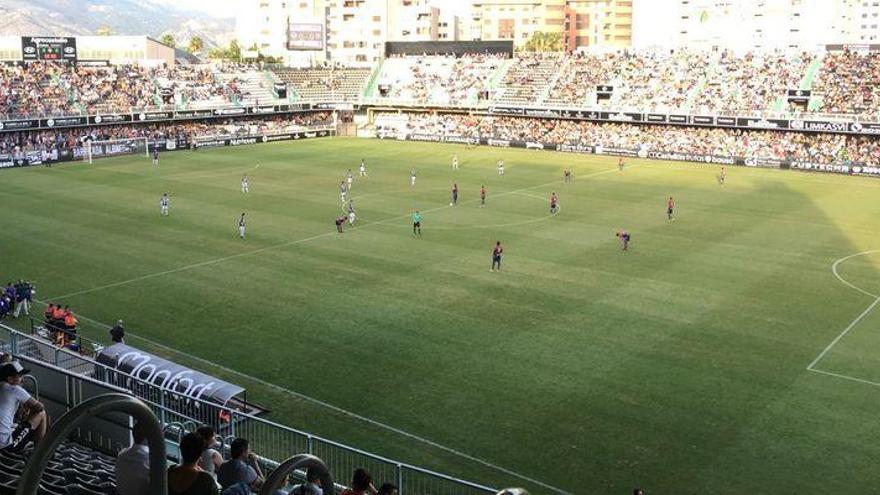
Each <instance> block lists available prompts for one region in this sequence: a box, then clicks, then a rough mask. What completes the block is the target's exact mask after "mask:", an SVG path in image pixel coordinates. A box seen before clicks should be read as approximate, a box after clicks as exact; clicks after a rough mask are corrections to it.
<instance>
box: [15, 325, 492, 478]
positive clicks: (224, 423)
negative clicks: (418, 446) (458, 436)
mask: <svg viewBox="0 0 880 495" xmlns="http://www.w3.org/2000/svg"><path fill="white" fill-rule="evenodd" d="M84 342H85V340H84ZM89 342H94V341H89ZM99 345H100V344H99ZM0 347H3V350H6V351H9V352H12V353H13V354H16V355H24V356H26V357H28V358H31V359H34V360H37V361H40V362H43V363H46V364H49V365H52V366H56V367H58V368H61V369H63V370H65V371H68V372H71V373H72V374H76V375H83V376H84V377H85V378H86V379H93V380H96V381H98V382H101V383H105V384H107V385H111V386H114V387H118V388H121V389H125V390H128V391H129V392H130V393H131V394H132V395H134V396H135V397H137V398H139V399H141V400H142V401H143V402H144V403H145V404H147V405H148V406H149V407H150V409H151V410H152V411H153V413H154V414H155V415H156V417H158V418H159V421H160V423H161V424H162V425H163V426H164V425H173V426H175V427H183V428H186V427H187V426H189V427H193V426H197V425H208V426H211V427H213V428H214V431H216V432H217V433H218V435H219V436H221V437H222V438H233V437H242V438H247V439H248V441H249V442H250V446H251V449H252V450H253V451H254V452H256V453H258V454H259V455H260V457H262V458H263V459H266V460H267V466H268V467H274V466H277V465H278V463H279V462H280V461H281V460H284V459H287V458H288V457H290V455H291V453H302V454H310V455H314V456H317V457H320V458H321V459H323V460H324V462H325V463H326V464H327V466H328V467H329V469H330V471H331V472H333V473H336V476H346V475H347V473H351V472H353V471H354V469H356V468H359V467H362V468H365V469H367V470H368V471H369V472H371V473H372V474H373V477H374V478H375V479H382V480H389V481H392V482H394V483H395V484H396V485H397V486H398V492H399V494H400V495H482V494H487V493H495V492H496V490H495V489H493V488H490V487H488V486H485V485H481V484H477V483H472V482H469V481H465V480H461V479H458V478H455V477H453V476H448V475H445V474H442V473H438V472H436V471H432V470H429V469H425V468H421V467H418V466H413V465H411V464H407V463H403V462H400V461H396V460H393V459H389V458H386V457H382V456H379V455H376V454H372V453H370V452H366V451H364V450H360V449H356V448H354V447H350V446H348V445H345V444H342V443H339V442H334V441H332V440H328V439H326V438H322V437H319V436H317V435H312V434H310V433H307V432H304V431H300V430H297V429H294V428H290V427H287V426H284V425H280V424H278V423H275V422H272V421H269V420H266V419H264V418H258V417H255V416H252V415H249V414H246V413H243V412H241V411H238V410H236V409H234V408H230V407H225V406H222V405H219V404H216V403H212V402H208V401H204V400H200V399H194V398H191V397H187V396H185V395H182V394H180V393H177V392H173V391H170V390H166V389H163V388H161V387H159V386H157V385H153V384H152V383H148V382H145V381H142V380H139V379H137V378H134V377H132V376H131V375H129V374H127V373H123V372H120V371H118V370H116V369H113V368H110V367H108V366H105V365H103V364H100V363H98V362H96V361H94V360H92V359H89V358H88V357H86V356H82V355H80V354H78V353H77V352H74V351H71V350H69V349H66V348H61V347H58V346H55V345H53V343H52V342H49V341H46V340H44V339H42V338H41V337H39V336H37V335H28V334H26V333H22V332H19V331H17V330H15V329H13V328H10V327H8V326H6V325H3V324H0ZM190 429H191V428H190ZM168 433H171V434H176V433H175V432H172V431H168Z"/></svg>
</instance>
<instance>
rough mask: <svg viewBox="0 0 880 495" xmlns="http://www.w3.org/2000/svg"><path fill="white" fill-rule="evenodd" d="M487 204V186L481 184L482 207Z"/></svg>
mask: <svg viewBox="0 0 880 495" xmlns="http://www.w3.org/2000/svg"><path fill="white" fill-rule="evenodd" d="M485 206H486V186H485V185H482V186H480V208H484V207H485Z"/></svg>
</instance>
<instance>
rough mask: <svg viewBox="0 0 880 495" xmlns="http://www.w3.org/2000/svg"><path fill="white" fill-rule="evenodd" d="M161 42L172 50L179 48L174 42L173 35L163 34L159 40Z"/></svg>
mask: <svg viewBox="0 0 880 495" xmlns="http://www.w3.org/2000/svg"><path fill="white" fill-rule="evenodd" d="M159 41H161V42H162V43H163V44H165V45H168V46H170V47H171V48H174V47H175V46H177V43H176V42H175V41H174V36H172V35H171V33H166V34H163V35H162V37H161V38H159Z"/></svg>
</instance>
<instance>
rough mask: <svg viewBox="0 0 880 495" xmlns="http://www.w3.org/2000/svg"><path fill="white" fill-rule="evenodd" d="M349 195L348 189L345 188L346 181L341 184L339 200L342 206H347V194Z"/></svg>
mask: <svg viewBox="0 0 880 495" xmlns="http://www.w3.org/2000/svg"><path fill="white" fill-rule="evenodd" d="M346 193H348V188H347V187H345V181H342V182H340V183H339V199H340V200H341V201H342V204H345V194H346Z"/></svg>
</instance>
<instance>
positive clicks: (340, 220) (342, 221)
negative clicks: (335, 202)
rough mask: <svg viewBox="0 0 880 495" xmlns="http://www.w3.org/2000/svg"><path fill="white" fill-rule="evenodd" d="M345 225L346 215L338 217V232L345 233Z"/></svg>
mask: <svg viewBox="0 0 880 495" xmlns="http://www.w3.org/2000/svg"><path fill="white" fill-rule="evenodd" d="M344 225H345V215H342V216H341V217H336V232H339V233H340V234H342V233H344V231H343V230H342V228H343V226H344Z"/></svg>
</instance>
